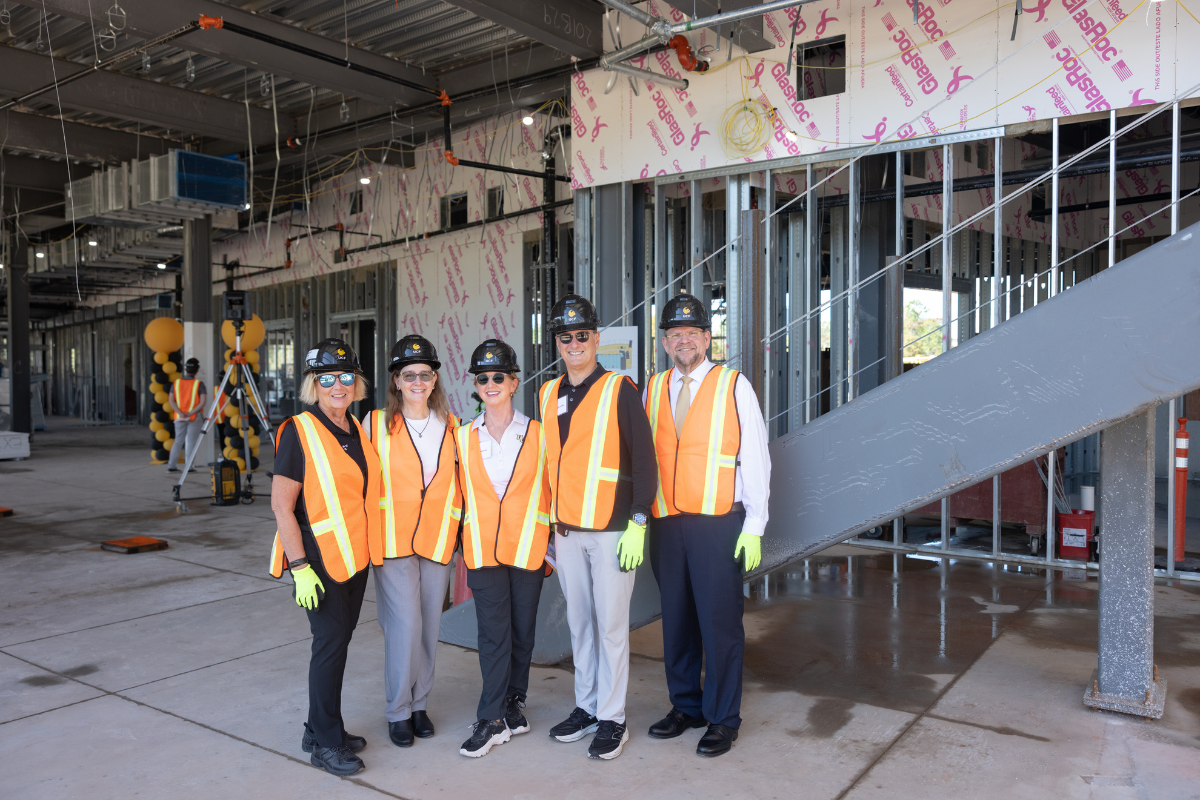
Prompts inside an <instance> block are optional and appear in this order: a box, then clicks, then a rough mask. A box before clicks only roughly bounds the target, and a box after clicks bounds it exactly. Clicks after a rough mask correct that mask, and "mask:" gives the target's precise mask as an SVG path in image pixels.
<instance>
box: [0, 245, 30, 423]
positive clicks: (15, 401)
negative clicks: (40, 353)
mask: <svg viewBox="0 0 1200 800" xmlns="http://www.w3.org/2000/svg"><path fill="white" fill-rule="evenodd" d="M18 252H19V253H20V254H21V255H18ZM26 252H28V249H27V248H25V247H20V246H18V247H14V248H13V258H12V263H9V264H8V265H6V267H5V268H6V269H7V270H8V369H9V389H10V392H9V397H10V398H11V401H12V430H13V432H14V433H33V419H32V416H31V415H30V399H29V398H30V389H29V370H30V364H31V359H30V353H29V265H27V264H26V263H25V255H24V253H26Z"/></svg>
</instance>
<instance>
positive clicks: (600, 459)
mask: <svg viewBox="0 0 1200 800" xmlns="http://www.w3.org/2000/svg"><path fill="white" fill-rule="evenodd" d="M623 380H627V378H625V377H624V376H622V375H620V374H618V373H615V372H607V373H605V374H604V375H602V376H601V377H600V379H599V380H598V381H597V382H596V383H595V384H593V385H592V387H591V388H590V389H588V392H587V394H586V395H584V398H583V400H582V401H580V403H579V405H578V406H576V408H575V411H574V413H573V414H572V416H571V423H572V424H571V431H570V433H569V434H568V436H567V442H566V444H565V445H561V444H560V443H559V442H560V434H559V428H558V413H557V412H558V409H557V407H555V405H554V404H555V403H556V402H557V400H558V390H559V387H560V386H561V385H562V382H563V378H561V377H560V378H556V379H555V380H553V381H551V382H550V383H548V384H546V385H545V386H544V387H543V389H542V397H541V414H542V421H543V427H542V438H543V442H544V443H545V449H546V454H547V461H548V466H549V477H550V485H551V487H552V489H553V493H554V498H553V503H552V505H551V509H550V519H551V521H553V522H562V523H563V524H565V525H567V526H569V527H571V528H579V529H584V530H595V529H596V526H597V524H601V525H603V524H607V523H608V522H609V518H610V517H611V516H612V511H613V505H614V503H615V498H616V488H615V485H616V483H617V481H618V480H619V479H620V462H621V449H620V441H619V439H618V438H617V437H618V436H619V430H618V427H617V425H618V423H617V420H616V416H617V400H618V398H619V397H620V389H621V381H623ZM592 397H596V398H597V400H596V403H595V405H594V406H592V405H591V404H590V403H589V400H590V399H591V398H592ZM585 406H587V407H588V408H589V409H590V413H591V414H592V416H591V418H590V419H589V418H588V416H587V413H588V412H584V413H582V414H581V413H580V412H581V411H582V410H583V409H584V407H585ZM583 431H586V433H582V432H583ZM547 432H549V438H547ZM585 436H586V437H587V438H586V439H585V438H584V437H585ZM610 437H611V440H610ZM585 443H586V453H585V454H584V455H583V457H582V458H581V459H577V461H579V462H583V469H584V474H583V476H581V478H580V479H579V480H578V481H575V480H571V479H570V478H571V477H578V476H574V475H573V474H574V472H575V468H576V462H575V461H574V460H573V461H572V463H570V464H568V465H567V468H566V472H567V477H568V480H565V481H564V476H563V472H564V467H563V452H564V451H565V450H566V449H568V448H571V449H573V450H576V449H579V446H580V445H583V444H585ZM574 455H578V454H577V453H576V454H574ZM560 484H565V485H566V486H570V487H571V489H570V491H571V497H569V498H568V499H567V500H566V504H567V506H568V507H567V508H566V509H564V508H563V505H564V498H563V495H564V494H565V492H564V490H563V488H562V486H560ZM604 484H611V485H612V486H611V487H609V490H608V491H606V492H605V494H606V495H607V496H606V497H605V498H604V500H603V501H602V500H601V491H602V489H603V488H604V486H603V485H604ZM574 497H578V498H579V505H580V507H579V509H578V513H577V514H576V513H575V509H574V508H572V506H574V505H575V503H574V502H572V498H574ZM564 511H565V514H564Z"/></svg>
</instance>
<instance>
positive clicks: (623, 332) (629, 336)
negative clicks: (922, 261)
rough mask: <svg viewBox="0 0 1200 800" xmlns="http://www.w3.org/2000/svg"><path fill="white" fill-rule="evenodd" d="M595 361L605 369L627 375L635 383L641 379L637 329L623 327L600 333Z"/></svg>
mask: <svg viewBox="0 0 1200 800" xmlns="http://www.w3.org/2000/svg"><path fill="white" fill-rule="evenodd" d="M596 360H597V361H599V362H600V366H602V367H604V368H605V369H607V370H609V371H611V372H617V373H620V374H621V375H627V376H629V378H630V380H632V381H633V382H634V383H637V382H638V381H639V380H640V379H641V377H642V376H641V372H640V370H639V368H638V327H637V326H636V325H623V326H620V327H612V328H605V329H604V330H602V331H600V349H599V350H598V351H597V352H596Z"/></svg>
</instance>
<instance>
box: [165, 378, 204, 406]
mask: <svg viewBox="0 0 1200 800" xmlns="http://www.w3.org/2000/svg"><path fill="white" fill-rule="evenodd" d="M185 383H186V384H187V386H184V384H185ZM171 393H172V394H173V395H175V405H177V406H179V410H180V411H181V412H183V413H184V414H191V412H192V411H193V410H194V409H195V408H196V406H198V405H200V379H199V378H177V379H176V380H175V385H174V386H172V387H171ZM184 398H186V399H184Z"/></svg>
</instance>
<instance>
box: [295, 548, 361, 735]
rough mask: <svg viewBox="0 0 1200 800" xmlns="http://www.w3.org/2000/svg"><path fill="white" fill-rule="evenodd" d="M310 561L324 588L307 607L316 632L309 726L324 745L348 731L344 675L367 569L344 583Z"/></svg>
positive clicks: (310, 666)
mask: <svg viewBox="0 0 1200 800" xmlns="http://www.w3.org/2000/svg"><path fill="white" fill-rule="evenodd" d="M310 563H311V564H312V568H313V569H315V570H316V571H317V577H319V578H320V579H321V583H322V584H323V585H324V586H325V592H324V595H323V596H322V597H321V600H320V603H319V604H318V606H317V610H316V611H307V610H306V611H307V614H308V627H309V629H310V630H312V635H313V640H312V658H311V659H310V660H309V662H308V729H309V730H310V731H312V733H313V736H314V737H315V738H316V740H317V744H318V745H320V746H321V747H338V746H339V745H341V743H342V735H343V734H344V733H345V727H344V726H343V724H342V677H343V676H344V675H345V674H346V653H347V651H348V650H349V648H350V637H352V636H353V635H354V627H355V626H356V625H358V614H359V611H361V610H362V603H363V594H364V593H365V592H366V590H367V570H365V569H364V570H362V571H361V572H359V573H357V574H356V575H355V576H354V577H352V578H351V579H350V580H348V581H346V582H345V583H336V582H335V581H334V580H333V578H331V577H329V573H327V572H326V571H325V568H324V567H323V566H322V565H321V564H320V562H317V561H313V562H310ZM293 591H295V590H293Z"/></svg>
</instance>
